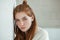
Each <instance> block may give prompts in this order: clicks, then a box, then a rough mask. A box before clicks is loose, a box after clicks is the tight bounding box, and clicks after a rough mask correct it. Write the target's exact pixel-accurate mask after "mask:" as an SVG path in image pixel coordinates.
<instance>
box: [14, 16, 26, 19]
mask: <svg viewBox="0 0 60 40" xmlns="http://www.w3.org/2000/svg"><path fill="white" fill-rule="evenodd" d="M25 18H26V17H25V16H24V17H23V18H22V19H25ZM15 20H19V19H15Z"/></svg>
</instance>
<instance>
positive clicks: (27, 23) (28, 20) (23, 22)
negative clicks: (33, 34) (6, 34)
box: [15, 12, 33, 32]
mask: <svg viewBox="0 0 60 40" xmlns="http://www.w3.org/2000/svg"><path fill="white" fill-rule="evenodd" d="M15 21H16V25H17V26H18V28H19V29H20V30H21V31H22V32H26V31H27V30H29V28H30V27H31V24H32V21H33V18H32V17H29V16H28V15H26V13H25V12H18V13H16V15H15Z"/></svg>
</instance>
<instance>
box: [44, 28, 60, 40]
mask: <svg viewBox="0 0 60 40" xmlns="http://www.w3.org/2000/svg"><path fill="white" fill-rule="evenodd" d="M45 29H46V30H47V31H48V34H49V40H60V28H45Z"/></svg>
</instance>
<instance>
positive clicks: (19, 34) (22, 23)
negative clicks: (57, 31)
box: [13, 0, 48, 40]
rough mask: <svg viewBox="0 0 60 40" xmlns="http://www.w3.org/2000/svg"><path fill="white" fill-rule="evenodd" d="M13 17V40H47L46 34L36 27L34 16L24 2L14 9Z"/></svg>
mask: <svg viewBox="0 0 60 40" xmlns="http://www.w3.org/2000/svg"><path fill="white" fill-rule="evenodd" d="M13 17H14V20H15V26H14V32H15V35H16V36H15V38H14V40H48V33H47V32H46V31H45V30H43V29H41V28H38V27H37V23H36V18H35V15H34V13H33V11H32V9H31V8H30V6H29V5H28V4H27V2H26V1H25V0H24V1H23V3H22V4H20V5H18V6H16V8H14V10H13Z"/></svg>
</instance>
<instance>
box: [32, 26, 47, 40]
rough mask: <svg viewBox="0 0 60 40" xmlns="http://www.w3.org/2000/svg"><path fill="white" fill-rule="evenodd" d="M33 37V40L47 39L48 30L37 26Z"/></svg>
mask: <svg viewBox="0 0 60 40" xmlns="http://www.w3.org/2000/svg"><path fill="white" fill-rule="evenodd" d="M33 39H34V40H45V39H46V40H47V39H48V32H47V31H46V30H45V29H43V28H40V27H38V28H37V30H36V32H35V36H34V38H33Z"/></svg>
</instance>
